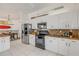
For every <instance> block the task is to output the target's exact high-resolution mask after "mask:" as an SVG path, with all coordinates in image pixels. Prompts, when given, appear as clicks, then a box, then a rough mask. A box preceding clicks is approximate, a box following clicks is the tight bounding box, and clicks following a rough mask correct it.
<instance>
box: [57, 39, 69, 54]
mask: <svg viewBox="0 0 79 59" xmlns="http://www.w3.org/2000/svg"><path fill="white" fill-rule="evenodd" d="M58 53H59V54H62V55H67V54H68V48H67V41H66V39H63V38H58Z"/></svg>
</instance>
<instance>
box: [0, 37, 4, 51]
mask: <svg viewBox="0 0 79 59" xmlns="http://www.w3.org/2000/svg"><path fill="white" fill-rule="evenodd" d="M2 51H4V39H2V38H0V52H2Z"/></svg>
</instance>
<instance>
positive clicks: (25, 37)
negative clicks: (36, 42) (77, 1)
mask: <svg viewBox="0 0 79 59" xmlns="http://www.w3.org/2000/svg"><path fill="white" fill-rule="evenodd" d="M31 31H32V24H22V33H21V35H22V37H21V41H22V43H25V44H29V33H31Z"/></svg>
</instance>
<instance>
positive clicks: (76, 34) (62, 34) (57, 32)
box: [48, 29, 79, 39]
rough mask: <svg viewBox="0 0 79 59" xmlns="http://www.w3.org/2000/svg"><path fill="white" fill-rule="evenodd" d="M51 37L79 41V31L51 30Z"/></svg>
mask: <svg viewBox="0 0 79 59" xmlns="http://www.w3.org/2000/svg"><path fill="white" fill-rule="evenodd" d="M48 31H49V35H50V36H55V37H67V38H75V39H79V29H49V30H48Z"/></svg>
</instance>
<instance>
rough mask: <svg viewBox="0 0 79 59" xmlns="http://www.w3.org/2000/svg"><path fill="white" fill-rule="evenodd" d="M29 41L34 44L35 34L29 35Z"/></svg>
mask: <svg viewBox="0 0 79 59" xmlns="http://www.w3.org/2000/svg"><path fill="white" fill-rule="evenodd" d="M29 43H30V44H31V45H33V46H35V35H29Z"/></svg>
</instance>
